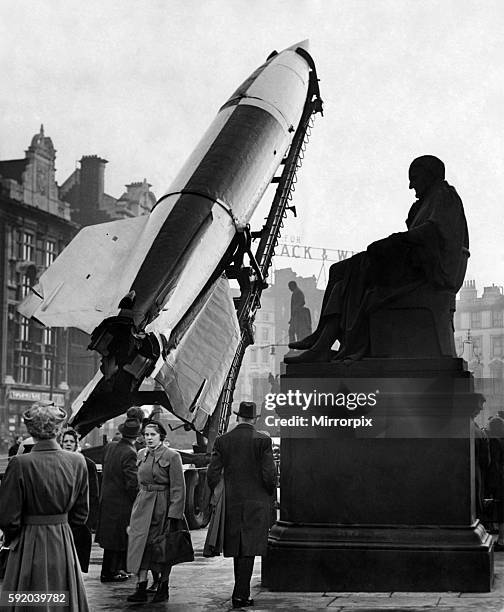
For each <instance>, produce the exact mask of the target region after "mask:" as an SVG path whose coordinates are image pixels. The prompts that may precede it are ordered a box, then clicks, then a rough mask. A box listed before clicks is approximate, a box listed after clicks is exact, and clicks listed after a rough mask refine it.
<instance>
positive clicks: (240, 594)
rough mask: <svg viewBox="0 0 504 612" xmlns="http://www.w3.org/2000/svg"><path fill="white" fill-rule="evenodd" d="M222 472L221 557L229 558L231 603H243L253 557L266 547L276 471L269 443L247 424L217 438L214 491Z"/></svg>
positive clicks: (211, 468) (212, 477) (210, 469)
mask: <svg viewBox="0 0 504 612" xmlns="http://www.w3.org/2000/svg"><path fill="white" fill-rule="evenodd" d="M222 470H224V486H225V505H226V511H225V526H224V556H225V557H234V562H235V588H234V591H233V599H236V598H238V599H244V600H245V599H248V598H249V596H250V578H251V576H252V569H253V564H254V556H255V555H264V554H265V553H266V547H267V543H268V531H269V526H270V513H271V503H272V495H273V493H274V491H275V486H276V468H275V462H274V460H273V452H272V448H271V438H269V437H268V436H267V435H266V434H263V433H261V432H258V431H256V430H255V428H254V426H253V425H251V424H249V423H239V424H238V425H237V426H236V427H235V429H233V430H232V431H230V432H229V433H227V434H224V435H223V436H221V437H220V438H217V440H216V441H215V445H214V448H213V452H212V460H211V462H210V465H209V467H208V472H207V479H208V484H209V486H210V488H211V489H214V488H215V486H216V485H217V483H218V482H219V480H220V478H221V472H222Z"/></svg>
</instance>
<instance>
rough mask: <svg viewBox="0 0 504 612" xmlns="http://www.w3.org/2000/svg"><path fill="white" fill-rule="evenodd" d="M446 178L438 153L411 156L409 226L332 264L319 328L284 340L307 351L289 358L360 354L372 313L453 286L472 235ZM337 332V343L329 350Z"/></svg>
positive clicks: (302, 359)
mask: <svg viewBox="0 0 504 612" xmlns="http://www.w3.org/2000/svg"><path fill="white" fill-rule="evenodd" d="M444 178H445V167H444V164H443V162H442V161H441V160H440V159H438V158H437V157H434V156H432V155H424V156H422V157H418V158H417V159H415V160H413V162H412V163H411V166H410V168H409V187H410V189H414V190H415V194H416V197H417V200H416V201H415V202H414V203H413V205H412V206H411V208H410V210H409V213H408V218H407V220H406V226H407V228H408V229H407V231H405V232H399V233H395V234H392V235H391V236H389V237H388V238H384V239H382V240H378V241H377V242H373V243H372V244H370V245H369V246H368V247H367V250H366V251H365V252H363V253H358V254H357V255H354V256H353V257H350V258H349V259H346V260H343V261H340V262H338V263H336V264H333V265H332V266H331V267H330V270H329V281H328V284H327V288H326V290H325V294H324V299H323V302H322V309H321V316H320V321H319V323H318V326H317V329H316V330H315V331H314V332H313V333H312V334H310V335H308V336H307V337H305V338H303V339H301V340H297V341H292V342H291V343H290V344H289V347H290V348H292V349H298V350H304V351H305V352H304V353H301V354H299V355H295V356H292V357H286V358H285V362H286V363H304V362H324V361H330V360H331V359H335V360H344V359H360V358H362V357H363V356H365V355H366V353H367V351H368V348H369V316H370V314H372V313H374V312H376V311H377V310H379V309H380V308H383V307H384V305H386V304H388V303H389V302H391V301H393V300H396V299H398V298H400V297H401V296H404V295H407V294H408V293H410V292H413V291H425V294H427V293H428V292H429V291H430V292H431V293H432V292H435V291H449V292H450V293H452V294H453V295H454V294H455V293H456V292H457V291H458V289H459V288H460V287H461V286H462V282H463V279H464V273H465V268H466V264H467V257H468V256H469V251H468V248H469V236H468V231H467V223H466V219H465V215H464V208H463V205H462V201H461V199H460V197H459V196H458V194H457V192H456V191H455V188H454V187H452V186H451V185H449V184H448V183H447V182H446V181H445V180H444ZM450 332H451V333H452V330H450ZM452 335H453V334H452ZM336 340H338V341H339V343H340V346H339V350H338V352H337V353H336V354H335V355H334V353H333V351H331V348H332V346H333V344H334V342H335V341H336Z"/></svg>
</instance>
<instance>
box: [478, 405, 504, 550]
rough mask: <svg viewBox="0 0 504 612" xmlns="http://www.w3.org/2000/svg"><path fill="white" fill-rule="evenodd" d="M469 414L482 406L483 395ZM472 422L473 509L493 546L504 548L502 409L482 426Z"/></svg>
mask: <svg viewBox="0 0 504 612" xmlns="http://www.w3.org/2000/svg"><path fill="white" fill-rule="evenodd" d="M479 397H480V404H479V406H478V409H477V410H476V411H475V413H474V415H473V417H474V418H476V417H477V416H478V414H479V413H480V412H481V410H482V409H483V404H484V402H485V398H484V396H483V395H481V394H480V396H479ZM474 425H475V436H474V437H475V454H476V462H475V468H476V478H475V482H476V513H477V516H478V518H479V519H480V520H481V521H482V522H483V524H484V525H485V527H486V529H487V530H488V531H489V532H490V533H493V534H496V535H497V536H498V537H497V542H496V544H495V546H494V550H496V551H502V550H504V411H502V410H500V411H498V412H497V414H496V415H492V416H491V417H489V419H488V421H487V423H486V424H485V426H484V427H480V426H479V425H478V424H477V423H476V421H474Z"/></svg>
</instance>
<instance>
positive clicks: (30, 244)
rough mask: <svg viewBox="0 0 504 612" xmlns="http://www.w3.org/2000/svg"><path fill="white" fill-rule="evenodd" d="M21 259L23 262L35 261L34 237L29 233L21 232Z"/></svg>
mask: <svg viewBox="0 0 504 612" xmlns="http://www.w3.org/2000/svg"><path fill="white" fill-rule="evenodd" d="M21 259H22V260H23V261H35V236H34V235H33V234H32V233H31V232H23V242H22V243H21Z"/></svg>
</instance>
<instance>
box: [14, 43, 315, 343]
mask: <svg viewBox="0 0 504 612" xmlns="http://www.w3.org/2000/svg"><path fill="white" fill-rule="evenodd" d="M298 46H300V45H296V46H294V47H292V48H289V49H285V50H284V51H282V52H280V53H278V54H276V55H274V56H273V57H270V59H268V61H267V62H266V63H265V64H263V65H262V66H261V67H260V68H258V69H257V70H256V71H255V72H254V73H253V74H252V75H251V76H250V77H249V78H248V79H247V80H246V81H245V82H244V83H243V84H242V85H241V86H240V87H239V88H238V89H237V90H236V91H235V93H234V94H233V95H232V96H231V97H230V98H229V100H228V101H227V102H226V103H225V104H224V106H222V108H221V109H220V110H219V112H218V114H217V116H216V118H215V119H214V121H213V122H212V124H211V125H210V127H209V128H208V130H207V131H206V133H205V134H204V136H203V138H202V139H201V141H200V142H199V144H198V145H197V147H196V148H195V150H194V151H193V153H192V154H191V155H190V157H189V159H188V160H187V161H186V163H185V164H184V166H183V167H182V169H181V170H180V172H179V173H178V175H177V176H176V178H175V180H174V181H173V183H172V184H171V185H170V187H169V189H168V190H167V192H166V194H165V195H164V196H163V197H162V198H160V200H159V201H158V203H157V204H156V206H155V207H154V209H153V210H152V212H151V213H150V214H149V215H146V216H143V217H137V218H134V219H127V220H120V221H112V222H110V223H104V224H100V225H95V226H90V227H86V228H83V229H82V230H81V231H80V232H79V234H78V235H77V236H76V237H75V238H74V240H73V241H72V242H71V243H70V244H69V245H68V246H67V247H66V248H65V249H64V251H63V252H62V253H61V254H60V256H59V257H58V258H57V259H56V261H55V262H54V263H53V265H52V266H51V267H50V268H48V270H47V271H46V272H44V274H43V275H42V276H41V277H40V279H39V282H38V284H37V285H36V286H35V287H34V288H33V290H32V293H31V294H30V295H29V296H28V298H26V300H25V301H24V302H23V303H22V304H21V305H20V307H19V311H20V312H21V313H22V314H23V315H25V316H28V317H34V318H36V319H37V320H39V321H41V322H42V323H43V324H44V325H47V326H49V327H53V326H56V327H68V326H71V327H77V328H79V329H81V330H83V331H85V332H87V333H92V331H93V330H94V329H95V328H96V327H97V326H98V325H99V324H100V323H101V322H102V321H103V320H104V319H106V318H108V317H112V316H116V315H118V314H120V312H121V309H120V308H119V303H120V301H121V299H122V298H123V297H124V296H125V295H126V294H128V293H129V292H130V291H134V294H135V300H134V303H133V306H132V308H131V314H132V317H133V320H134V323H135V325H136V326H137V327H138V328H140V329H147V330H149V329H153V330H158V331H159V330H161V329H162V330H163V333H165V334H166V333H168V332H169V330H171V329H173V328H174V327H175V325H176V324H177V323H178V322H179V321H180V319H181V318H182V317H183V316H184V314H185V313H187V311H188V310H189V309H190V307H191V304H193V302H194V301H195V299H196V298H197V296H198V294H199V293H200V291H201V290H202V288H203V287H204V286H205V284H206V283H207V282H208V281H209V279H211V278H212V276H213V275H214V276H215V275H216V274H218V273H219V271H222V269H223V267H224V266H225V264H226V257H229V247H230V244H231V242H232V240H233V237H234V236H235V235H236V233H237V232H238V231H240V229H241V228H242V227H243V226H245V225H246V224H247V223H248V222H249V221H250V219H251V216H252V214H253V212H254V210H255V209H256V207H257V205H258V203H259V201H260V200H261V197H262V196H263V194H264V192H265V190H266V188H267V187H268V185H269V184H270V182H271V180H272V178H273V177H274V175H275V172H276V170H277V168H278V167H279V165H280V163H281V161H282V159H283V158H284V156H285V154H286V152H287V151H288V148H289V146H290V143H291V140H292V136H293V133H294V131H295V129H296V127H297V125H298V122H299V119H300V117H301V113H302V110H303V106H304V102H305V100H306V95H307V90H308V83H309V66H308V64H307V62H306V60H305V59H304V58H303V57H302V56H301V55H300V54H298V53H296V50H295V49H296V48H297V47H298Z"/></svg>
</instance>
